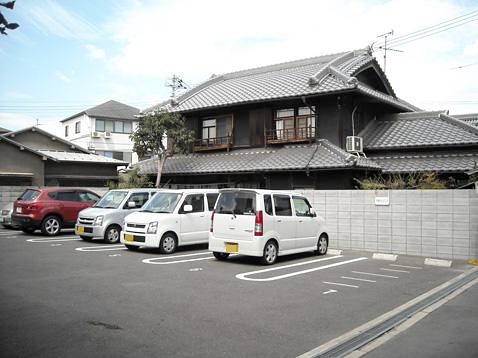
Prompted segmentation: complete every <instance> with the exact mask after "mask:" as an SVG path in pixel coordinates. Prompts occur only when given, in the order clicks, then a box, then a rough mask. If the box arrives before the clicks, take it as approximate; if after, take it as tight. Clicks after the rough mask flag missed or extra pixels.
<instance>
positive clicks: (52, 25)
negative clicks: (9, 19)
mask: <svg viewBox="0 0 478 358" xmlns="http://www.w3.org/2000/svg"><path fill="white" fill-rule="evenodd" d="M25 10H26V11H27V12H28V14H29V17H28V20H29V21H30V22H31V23H32V24H33V25H34V26H35V27H37V28H38V29H39V30H40V31H42V32H43V33H44V34H45V35H55V36H60V37H63V38H74V39H91V38H94V37H95V36H96V34H97V29H96V28H95V26H93V25H92V24H91V23H90V22H88V21H87V20H85V19H83V18H82V17H81V16H80V15H78V14H77V13H74V12H72V11H68V10H66V9H65V8H64V7H62V6H61V5H60V4H59V3H57V2H55V1H53V0H44V1H35V2H32V3H30V4H29V6H28V7H25Z"/></svg>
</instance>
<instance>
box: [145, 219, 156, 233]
mask: <svg viewBox="0 0 478 358" xmlns="http://www.w3.org/2000/svg"><path fill="white" fill-rule="evenodd" d="M157 231H158V222H157V221H153V222H152V223H149V225H148V230H147V231H146V233H147V234H156V232H157Z"/></svg>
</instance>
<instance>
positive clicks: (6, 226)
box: [2, 224, 12, 229]
mask: <svg viewBox="0 0 478 358" xmlns="http://www.w3.org/2000/svg"><path fill="white" fill-rule="evenodd" d="M2 226H3V227H4V228H5V229H11V228H12V227H11V226H10V225H3V224H2Z"/></svg>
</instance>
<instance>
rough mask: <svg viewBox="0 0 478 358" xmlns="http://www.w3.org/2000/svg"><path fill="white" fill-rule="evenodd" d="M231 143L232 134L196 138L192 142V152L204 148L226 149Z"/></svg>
mask: <svg viewBox="0 0 478 358" xmlns="http://www.w3.org/2000/svg"><path fill="white" fill-rule="evenodd" d="M231 145H232V136H226V137H216V138H207V139H197V140H195V141H194V144H193V151H194V152H201V151H204V150H216V149H227V150H229V148H230V147H231Z"/></svg>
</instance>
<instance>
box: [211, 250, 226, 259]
mask: <svg viewBox="0 0 478 358" xmlns="http://www.w3.org/2000/svg"><path fill="white" fill-rule="evenodd" d="M212 254H213V255H214V257H215V258H216V259H218V260H219V261H224V260H226V259H227V258H228V257H229V253H227V252H217V251H214V252H213V253H212Z"/></svg>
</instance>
